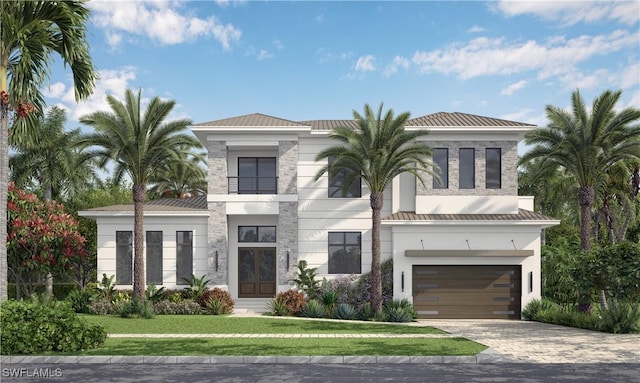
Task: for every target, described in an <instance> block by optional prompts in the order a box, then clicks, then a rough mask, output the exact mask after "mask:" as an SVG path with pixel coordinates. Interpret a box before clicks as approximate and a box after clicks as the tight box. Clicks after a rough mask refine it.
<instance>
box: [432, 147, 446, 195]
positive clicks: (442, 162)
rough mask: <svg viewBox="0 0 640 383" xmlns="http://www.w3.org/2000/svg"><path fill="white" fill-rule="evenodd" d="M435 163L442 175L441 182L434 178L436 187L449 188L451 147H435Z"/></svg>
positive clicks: (439, 173)
mask: <svg viewBox="0 0 640 383" xmlns="http://www.w3.org/2000/svg"><path fill="white" fill-rule="evenodd" d="M433 163H434V164H435V165H436V166H437V167H438V169H436V170H437V172H438V175H439V176H440V182H438V180H437V179H435V178H434V179H433V188H434V189H448V188H449V149H447V148H435V149H433Z"/></svg>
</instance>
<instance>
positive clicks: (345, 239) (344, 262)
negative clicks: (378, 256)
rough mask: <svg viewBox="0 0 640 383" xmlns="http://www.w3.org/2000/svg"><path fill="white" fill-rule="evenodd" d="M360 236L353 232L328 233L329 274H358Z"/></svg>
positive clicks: (359, 269) (359, 266) (359, 265)
mask: <svg viewBox="0 0 640 383" xmlns="http://www.w3.org/2000/svg"><path fill="white" fill-rule="evenodd" d="M360 237H361V234H360V233H353V232H330V233H329V274H360V272H361V269H362V265H361V263H362V262H361V258H362V257H361V247H362V246H361V241H360Z"/></svg>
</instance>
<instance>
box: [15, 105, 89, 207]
mask: <svg viewBox="0 0 640 383" xmlns="http://www.w3.org/2000/svg"><path fill="white" fill-rule="evenodd" d="M65 121H66V116H65V112H64V110H62V109H60V108H58V107H53V108H51V109H50V110H49V111H48V112H47V115H46V117H44V118H40V119H38V121H37V124H35V125H34V126H33V127H32V134H35V135H37V136H39V137H47V139H46V140H40V142H39V143H38V144H34V143H31V142H28V141H18V142H14V143H13V145H12V146H13V149H14V150H15V154H14V155H12V156H11V158H9V167H10V168H11V181H13V182H15V184H16V185H17V186H18V187H20V188H22V189H39V190H38V191H40V192H41V193H42V195H43V197H44V199H45V200H46V201H51V200H54V199H55V200H58V201H59V200H60V199H61V198H62V197H70V196H71V195H73V194H75V193H77V192H78V191H80V190H84V189H85V188H86V187H87V185H100V184H101V180H100V178H99V176H98V174H97V173H96V172H95V168H94V167H93V164H92V163H91V162H88V161H83V162H81V161H79V160H80V152H79V151H78V149H77V148H74V147H73V145H74V143H75V141H76V140H77V139H78V137H80V130H79V129H74V130H72V131H69V132H65V130H64V123H65ZM34 191H36V190H34Z"/></svg>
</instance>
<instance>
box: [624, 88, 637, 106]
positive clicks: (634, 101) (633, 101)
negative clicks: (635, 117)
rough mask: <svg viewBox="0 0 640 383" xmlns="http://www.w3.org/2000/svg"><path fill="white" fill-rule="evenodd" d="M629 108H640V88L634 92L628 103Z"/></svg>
mask: <svg viewBox="0 0 640 383" xmlns="http://www.w3.org/2000/svg"><path fill="white" fill-rule="evenodd" d="M627 107H629V108H640V90H637V91H636V92H635V93H633V94H632V96H631V99H630V100H629V103H628V104H627Z"/></svg>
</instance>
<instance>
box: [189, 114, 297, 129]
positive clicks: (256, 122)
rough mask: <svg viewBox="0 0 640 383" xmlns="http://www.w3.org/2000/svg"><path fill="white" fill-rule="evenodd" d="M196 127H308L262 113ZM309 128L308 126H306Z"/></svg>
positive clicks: (204, 123) (206, 123)
mask: <svg viewBox="0 0 640 383" xmlns="http://www.w3.org/2000/svg"><path fill="white" fill-rule="evenodd" d="M193 126H194V127H198V126H200V127H208V126H211V127H213V126H215V127H247V128H249V127H251V128H257V127H260V128H262V127H305V126H306V125H305V124H303V123H300V122H296V121H290V120H285V119H282V118H279V117H272V116H268V115H266V114H262V113H253V114H246V115H244V116H238V117H231V118H225V119H222V120H215V121H209V122H201V123H199V124H195V125H193ZM306 127H308V126H306Z"/></svg>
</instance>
